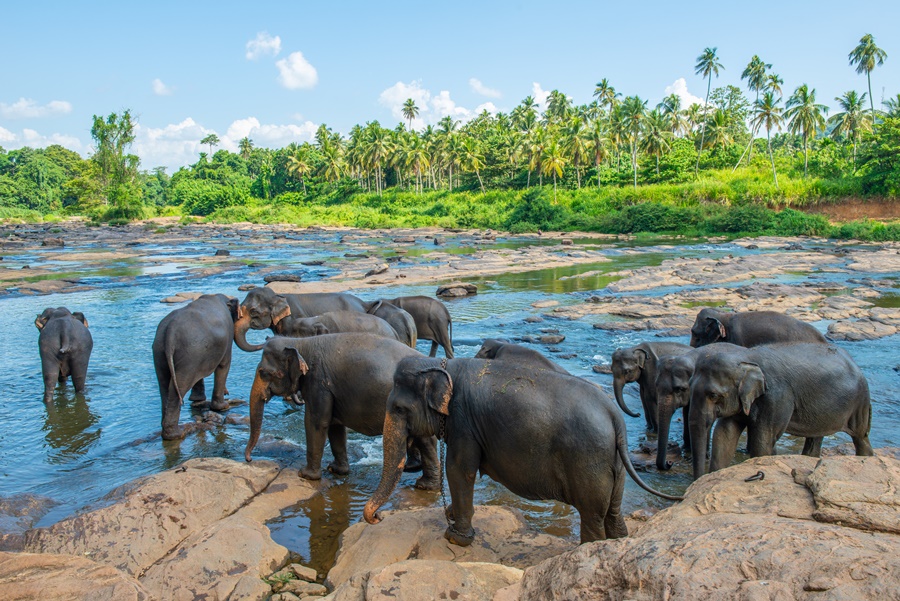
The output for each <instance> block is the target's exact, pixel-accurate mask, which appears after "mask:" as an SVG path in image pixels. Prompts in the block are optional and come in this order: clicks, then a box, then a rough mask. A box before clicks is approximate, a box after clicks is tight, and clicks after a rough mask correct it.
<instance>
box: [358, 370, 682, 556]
mask: <svg viewBox="0 0 900 601" xmlns="http://www.w3.org/2000/svg"><path fill="white" fill-rule="evenodd" d="M434 435H438V436H443V438H444V440H445V441H446V444H447V457H446V461H447V464H446V470H447V483H448V485H449V488H450V496H451V499H452V503H451V505H450V507H449V508H448V510H447V514H448V519H449V520H450V526H449V528H448V529H447V531H446V533H445V534H444V536H445V537H446V538H447V539H448V540H449V541H450V542H452V543H454V544H457V545H461V546H467V545H470V544H471V543H472V541H473V540H474V536H475V531H474V530H473V529H472V516H473V514H474V507H473V505H472V495H473V487H474V483H475V480H476V478H477V477H478V473H479V472H481V473H482V474H487V475H488V476H490V477H491V478H492V479H493V480H495V481H497V482H499V483H501V484H503V485H504V486H506V487H507V488H509V490H511V491H512V492H513V493H515V494H517V495H519V496H522V497H525V498H527V499H555V500H557V501H562V502H564V503H568V504H570V505H573V506H574V507H575V508H576V509H577V510H578V513H579V514H580V516H581V542H583V543H584V542H589V541H592V540H602V539H605V538H619V537H623V536H626V535H627V534H628V530H627V528H626V526H625V520H624V519H623V518H622V514H621V505H622V494H623V491H624V488H625V477H624V476H625V472H626V471H627V472H628V474H629V475H630V476H631V477H632V478H633V479H634V480H635V482H637V483H638V484H639V485H640V486H641V487H642V488H644V489H645V490H648V491H650V492H653V493H654V494H659V495H660V496H663V497H664V498H667V499H672V500H680V497H670V496H667V495H662V494H661V493H657V492H656V491H653V490H652V489H651V488H649V487H648V486H647V485H646V484H644V482H643V481H642V480H641V479H640V477H639V476H638V475H637V473H636V472H635V470H634V466H633V465H632V464H631V460H630V458H629V455H628V443H627V439H626V432H625V422H624V421H623V419H622V415H621V413H619V411H618V409H616V407H615V405H614V404H613V403H612V401H611V399H609V397H608V396H606V395H605V394H604V393H603V391H601V390H600V388H599V387H597V386H595V385H594V384H592V383H590V382H588V381H586V380H582V379H581V378H576V377H574V376H568V375H565V374H560V373H556V372H552V371H543V372H542V373H541V377H540V378H535V377H534V369H533V367H532V366H530V365H517V364H515V363H513V362H506V361H486V360H483V359H452V360H450V361H447V360H446V359H443V360H441V361H438V360H437V359H431V358H420V357H409V358H405V359H403V360H401V361H400V362H399V363H398V365H397V371H396V373H395V374H394V386H393V389H392V390H391V392H390V396H389V397H388V399H387V408H386V415H385V420H384V467H383V471H382V476H381V482H380V483H379V485H378V488H377V490H376V491H375V493H374V494H373V495H372V497H371V499H369V501H368V502H367V503H366V506H365V508H364V510H363V517H364V518H365V519H366V521H367V522H369V523H370V524H375V523H377V522H378V521H380V517H379V516H378V515H377V514H376V511H377V510H378V508H379V507H381V505H383V504H384V503H385V502H386V501H387V500H388V498H389V497H390V495H391V493H392V492H393V490H394V487H396V485H397V482H398V481H399V479H400V473H401V470H402V469H403V464H404V461H405V457H404V455H405V453H406V440H407V439H408V438H409V437H410V436H434Z"/></svg>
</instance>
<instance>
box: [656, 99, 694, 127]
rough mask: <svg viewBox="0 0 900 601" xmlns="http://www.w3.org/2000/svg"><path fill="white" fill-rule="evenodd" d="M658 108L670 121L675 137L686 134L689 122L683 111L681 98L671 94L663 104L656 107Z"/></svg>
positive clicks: (663, 100)
mask: <svg viewBox="0 0 900 601" xmlns="http://www.w3.org/2000/svg"><path fill="white" fill-rule="evenodd" d="M656 108H657V109H659V111H660V112H661V113H662V115H663V117H665V118H666V119H667V120H668V122H669V127H670V129H671V130H672V136H673V137H674V136H677V135H678V134H679V133H682V134H683V133H686V131H687V129H688V122H687V118H686V117H685V114H684V112H683V111H682V110H681V96H679V95H678V94H669V95H668V96H666V97H665V98H663V99H662V102H660V103H659V104H658V105H656Z"/></svg>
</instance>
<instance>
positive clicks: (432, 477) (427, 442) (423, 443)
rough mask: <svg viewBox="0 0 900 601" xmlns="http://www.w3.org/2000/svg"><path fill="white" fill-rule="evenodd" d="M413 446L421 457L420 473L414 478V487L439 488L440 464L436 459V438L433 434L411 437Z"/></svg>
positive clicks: (424, 488) (423, 488) (422, 488)
mask: <svg viewBox="0 0 900 601" xmlns="http://www.w3.org/2000/svg"><path fill="white" fill-rule="evenodd" d="M413 448H415V449H418V450H419V454H420V456H421V457H422V475H421V476H420V477H419V479H418V480H416V488H419V489H421V490H440V489H441V466H440V459H438V452H437V439H436V438H435V437H434V436H429V437H428V438H415V439H413Z"/></svg>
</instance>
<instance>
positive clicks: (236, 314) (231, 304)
mask: <svg viewBox="0 0 900 601" xmlns="http://www.w3.org/2000/svg"><path fill="white" fill-rule="evenodd" d="M225 304H226V305H227V306H228V312H229V313H231V319H232V320H233V321H237V320H239V319H240V318H241V315H242V314H243V312H242V311H241V303H240V302H239V301H238V299H236V298H229V299H228V301H227V302H226V303H225Z"/></svg>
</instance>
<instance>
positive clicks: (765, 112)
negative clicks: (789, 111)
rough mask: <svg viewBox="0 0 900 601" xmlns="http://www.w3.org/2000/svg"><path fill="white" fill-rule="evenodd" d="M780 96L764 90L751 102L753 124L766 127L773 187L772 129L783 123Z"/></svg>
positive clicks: (775, 178)
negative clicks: (758, 97) (757, 98)
mask: <svg viewBox="0 0 900 601" xmlns="http://www.w3.org/2000/svg"><path fill="white" fill-rule="evenodd" d="M779 104H781V98H780V97H779V98H776V97H775V92H774V91H772V90H766V91H765V92H763V95H762V98H760V99H759V100H757V101H756V102H754V103H753V121H752V123H753V125H754V126H755V127H756V128H757V129H758V128H760V127H762V126H765V128H766V145H767V146H768V148H769V159H770V160H771V161H772V177H773V178H774V180H775V187H776V188H778V172H777V171H776V170H775V155H774V154H772V129H773V128H776V127H780V126H781V124H782V123H784V118H783V117H782V115H781V107H780V106H778V105H779Z"/></svg>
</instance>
